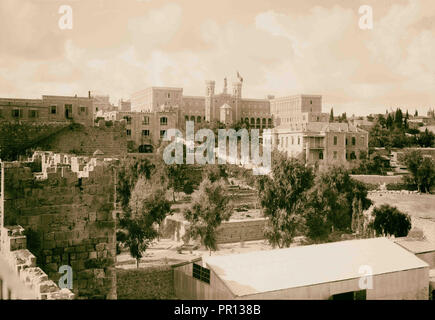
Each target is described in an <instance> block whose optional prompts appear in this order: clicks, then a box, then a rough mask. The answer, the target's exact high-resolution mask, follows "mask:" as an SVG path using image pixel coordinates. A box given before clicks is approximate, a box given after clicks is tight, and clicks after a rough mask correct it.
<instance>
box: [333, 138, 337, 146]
mask: <svg viewBox="0 0 435 320" xmlns="http://www.w3.org/2000/svg"><path fill="white" fill-rule="evenodd" d="M337 141H338V138H337V136H334V146H336V145H337Z"/></svg>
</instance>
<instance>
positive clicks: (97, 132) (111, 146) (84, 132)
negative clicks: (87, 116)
mask: <svg viewBox="0 0 435 320" xmlns="http://www.w3.org/2000/svg"><path fill="white" fill-rule="evenodd" d="M38 147H39V148H41V149H42V150H50V151H54V152H56V153H73V154H77V155H92V154H93V153H94V152H95V151H96V150H97V149H98V150H100V151H102V152H103V153H104V155H105V156H107V157H119V156H123V155H126V154H127V137H126V134H125V129H124V127H123V126H122V125H121V124H120V123H114V124H113V125H112V126H110V127H107V126H103V127H85V126H82V125H78V124H76V125H71V126H69V127H67V128H65V129H64V130H62V131H60V132H58V133H56V134H55V135H52V136H50V137H48V138H47V139H45V140H44V141H41V142H40V143H39V144H38Z"/></svg>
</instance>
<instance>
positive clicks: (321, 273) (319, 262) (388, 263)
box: [204, 238, 428, 296]
mask: <svg viewBox="0 0 435 320" xmlns="http://www.w3.org/2000/svg"><path fill="white" fill-rule="evenodd" d="M204 261H205V262H206V264H207V265H208V267H209V268H210V269H212V270H213V271H214V272H215V273H216V274H217V275H218V277H219V278H220V279H222V281H224V282H225V284H226V285H227V286H228V288H229V289H230V290H231V291H232V292H233V293H234V294H235V295H236V296H243V295H251V294H256V293H260V292H268V291H276V290H283V289H288V288H296V287H303V286H309V285H315V284H320V283H327V282H333V281H341V280H347V279H355V278H360V277H361V276H362V273H360V272H359V270H360V267H361V266H365V265H368V266H370V267H371V268H372V270H373V275H378V274H384V273H391V272H397V271H402V270H409V269H417V268H425V267H428V265H427V264H426V263H425V262H424V261H422V260H420V259H418V258H417V257H416V256H415V255H414V254H413V253H411V252H409V251H407V250H405V249H404V248H402V247H400V246H399V245H397V244H395V243H394V242H392V241H390V240H388V239H386V238H374V239H363V240H349V241H340V242H333V243H326V244H320V245H310V246H299V247H293V248H288V249H277V250H270V251H257V252H249V253H243V254H236V255H227V256H214V257H213V256H212V257H208V258H204ZM337 261H340V263H337Z"/></svg>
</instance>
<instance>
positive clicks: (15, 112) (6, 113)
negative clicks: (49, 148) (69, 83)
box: [0, 93, 95, 125]
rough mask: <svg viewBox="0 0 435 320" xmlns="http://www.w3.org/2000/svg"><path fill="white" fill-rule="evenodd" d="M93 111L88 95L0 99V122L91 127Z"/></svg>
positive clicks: (90, 98) (91, 100) (91, 99)
mask: <svg viewBox="0 0 435 320" xmlns="http://www.w3.org/2000/svg"><path fill="white" fill-rule="evenodd" d="M94 111H95V110H94V105H93V98H92V97H91V95H90V93H89V96H88V97H77V96H51V95H44V96H42V99H15V98H0V121H8V122H15V121H17V122H31V123H50V122H56V123H59V122H65V123H69V122H75V123H80V124H83V125H93V122H94Z"/></svg>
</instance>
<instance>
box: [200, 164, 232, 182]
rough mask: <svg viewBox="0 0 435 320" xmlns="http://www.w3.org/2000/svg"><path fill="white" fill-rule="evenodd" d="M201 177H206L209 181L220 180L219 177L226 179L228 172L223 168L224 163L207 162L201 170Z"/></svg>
mask: <svg viewBox="0 0 435 320" xmlns="http://www.w3.org/2000/svg"><path fill="white" fill-rule="evenodd" d="M202 176H203V179H206V178H207V179H208V180H210V181H211V182H215V181H218V180H220V179H221V178H223V179H226V178H227V177H228V174H227V172H226V169H225V165H222V164H219V165H214V164H209V165H206V166H205V167H204V169H203V171H202Z"/></svg>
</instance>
